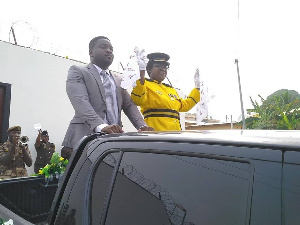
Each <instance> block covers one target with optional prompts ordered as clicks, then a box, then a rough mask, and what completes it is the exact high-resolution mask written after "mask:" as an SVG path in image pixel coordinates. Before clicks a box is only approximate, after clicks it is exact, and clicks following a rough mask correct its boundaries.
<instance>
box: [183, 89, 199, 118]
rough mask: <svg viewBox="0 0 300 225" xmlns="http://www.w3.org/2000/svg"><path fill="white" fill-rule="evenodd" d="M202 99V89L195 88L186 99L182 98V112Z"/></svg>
mask: <svg viewBox="0 0 300 225" xmlns="http://www.w3.org/2000/svg"><path fill="white" fill-rule="evenodd" d="M199 101H200V91H199V90H198V89H197V88H194V89H193V90H192V91H191V93H190V94H189V96H188V97H187V98H186V99H181V108H180V110H179V111H180V112H187V111H189V110H190V109H192V108H193V107H194V106H195V105H196V104H197V103H198V102H199Z"/></svg>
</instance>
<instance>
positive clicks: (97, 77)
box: [87, 63, 106, 102]
mask: <svg viewBox="0 0 300 225" xmlns="http://www.w3.org/2000/svg"><path fill="white" fill-rule="evenodd" d="M87 68H88V70H89V72H90V73H91V74H92V75H93V77H94V78H95V80H96V82H97V84H98V87H99V90H100V93H101V96H102V99H103V101H104V102H105V99H106V98H105V90H104V87H103V84H102V80H101V78H100V74H99V72H98V70H97V69H96V67H95V66H94V65H93V64H92V63H89V64H88V65H87Z"/></svg>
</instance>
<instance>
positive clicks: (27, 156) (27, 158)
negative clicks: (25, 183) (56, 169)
mask: <svg viewBox="0 0 300 225" xmlns="http://www.w3.org/2000/svg"><path fill="white" fill-rule="evenodd" d="M23 148H24V149H23ZM22 151H23V159H24V162H25V164H26V165H27V166H28V167H30V166H31V165H32V158H31V153H30V150H29V148H28V146H27V145H26V146H22Z"/></svg>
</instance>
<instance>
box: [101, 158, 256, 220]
mask: <svg viewBox="0 0 300 225" xmlns="http://www.w3.org/2000/svg"><path fill="white" fill-rule="evenodd" d="M252 180H253V173H252V167H251V165H250V164H249V163H242V162H233V161H225V160H220V159H219V160H217V159H208V158H197V157H188V156H179V155H164V154H153V153H133V152H126V153H124V155H123V158H122V161H121V165H120V167H119V173H118V174H117V178H116V183H115V186H114V189H113V193H112V198H111V201H110V205H109V209H108V215H107V218H106V223H105V224H108V225H113V224H128V225H135V224H136V225H137V224H139V225H140V224H143V225H147V224H149V225H150V224H151V225H153V224H210V225H214V224H230V225H231V224H235V225H239V224H247V213H248V209H249V202H250V201H249V196H250V193H251V187H252Z"/></svg>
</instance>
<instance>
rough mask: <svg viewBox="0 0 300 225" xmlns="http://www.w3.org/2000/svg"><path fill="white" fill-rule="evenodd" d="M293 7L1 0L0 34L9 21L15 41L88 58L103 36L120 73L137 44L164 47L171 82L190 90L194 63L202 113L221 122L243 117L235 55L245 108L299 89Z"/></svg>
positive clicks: (160, 0)
mask: <svg viewBox="0 0 300 225" xmlns="http://www.w3.org/2000/svg"><path fill="white" fill-rule="evenodd" d="M299 11H300V2H299V1H298V0H251V1H246V0H186V1H174V0H173V1H172V0H151V1H141V0H139V1H138V0H127V1H124V0H109V1H108V0H107V1H104V0H102V1H100V0H99V1H92V0H85V1H77V0H73V1H70V0H65V1H58V0H52V1H41V0H38V1H37V0H27V1H24V0H14V1H10V0H9V1H8V0H0V40H2V41H7V42H9V41H10V42H13V37H12V35H11V32H10V28H11V26H13V27H14V30H15V33H16V39H17V42H18V44H19V45H23V46H27V47H31V48H33V49H38V50H41V51H45V52H50V53H53V54H56V55H60V56H68V57H69V58H70V59H75V60H79V61H82V62H86V63H88V62H89V55H88V43H89V41H90V40H91V39H92V38H93V37H95V36H99V35H104V36H107V37H108V38H109V39H110V40H111V42H112V45H113V47H114V55H115V59H114V62H113V64H112V65H111V67H110V69H112V70H115V71H119V72H122V67H121V66H120V65H121V64H122V65H123V66H125V65H126V64H127V62H128V59H129V56H130V55H131V54H132V52H133V49H134V47H135V46H138V47H139V48H140V49H142V48H144V49H145V51H146V53H151V52H164V53H167V54H169V55H170V60H169V62H170V64H171V65H170V70H169V72H168V78H169V80H170V81H171V83H172V85H173V86H174V87H177V88H179V89H180V90H181V91H182V93H184V94H185V95H188V94H189V92H190V91H191V90H192V88H193V87H194V81H193V77H194V73H195V71H196V69H197V68H198V69H199V71H200V79H201V80H202V81H203V82H204V84H205V85H206V87H207V90H208V95H209V96H212V97H211V99H210V100H209V102H208V115H209V116H211V117H212V118H214V119H218V120H220V121H222V122H225V119H226V115H227V117H228V118H230V116H231V115H232V118H233V120H240V119H241V102H240V92H239V82H238V74H237V64H236V63H235V59H238V62H239V63H238V65H239V74H240V84H241V91H242V100H243V108H244V110H246V109H249V108H252V105H251V102H250V97H252V98H253V99H254V100H257V101H258V102H260V101H259V98H258V95H261V96H262V97H264V98H266V97H267V96H269V95H270V94H272V93H273V92H275V91H277V90H280V89H289V90H296V91H297V92H300V85H299V83H300V82H299V80H300V79H299V75H300V66H299V62H300V32H299V23H300V14H299ZM166 83H168V81H166ZM194 111H195V109H192V110H191V112H194Z"/></svg>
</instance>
